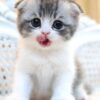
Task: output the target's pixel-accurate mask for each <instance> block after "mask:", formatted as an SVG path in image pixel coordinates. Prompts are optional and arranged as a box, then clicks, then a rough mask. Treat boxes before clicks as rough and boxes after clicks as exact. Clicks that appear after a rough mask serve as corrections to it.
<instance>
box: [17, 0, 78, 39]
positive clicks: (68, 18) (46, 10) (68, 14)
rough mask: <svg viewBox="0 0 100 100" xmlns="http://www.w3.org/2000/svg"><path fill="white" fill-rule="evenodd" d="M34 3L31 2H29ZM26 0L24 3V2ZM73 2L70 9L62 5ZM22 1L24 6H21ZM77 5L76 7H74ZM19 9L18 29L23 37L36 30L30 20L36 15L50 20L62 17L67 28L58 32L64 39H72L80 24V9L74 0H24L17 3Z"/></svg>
mask: <svg viewBox="0 0 100 100" xmlns="http://www.w3.org/2000/svg"><path fill="white" fill-rule="evenodd" d="M30 1H31V2H33V3H31V4H30V3H29V2H30ZM23 2H24V3H23ZM61 2H64V3H66V6H67V3H70V4H71V3H72V4H74V6H73V5H72V4H71V5H70V6H72V7H70V9H69V8H68V9H67V7H66V9H65V8H63V7H62V3H61ZM21 3H23V4H22V6H21ZM75 6H76V8H74V7H75ZM16 7H17V9H18V29H19V31H20V33H21V35H22V36H23V37H28V36H30V32H31V31H32V30H34V29H33V28H32V27H31V26H30V25H29V22H30V20H31V19H32V17H34V15H35V16H36V17H40V18H42V19H43V18H44V17H48V19H50V20H55V19H57V18H58V16H59V17H62V19H61V20H63V22H64V24H65V28H64V29H63V30H61V31H59V32H58V34H59V35H61V36H62V37H63V38H64V39H66V40H68V39H70V38H71V37H72V36H73V34H74V32H75V31H76V28H77V24H78V15H79V9H78V6H77V5H76V4H75V3H74V2H73V0H29V1H27V0H22V2H19V3H17V6H16Z"/></svg>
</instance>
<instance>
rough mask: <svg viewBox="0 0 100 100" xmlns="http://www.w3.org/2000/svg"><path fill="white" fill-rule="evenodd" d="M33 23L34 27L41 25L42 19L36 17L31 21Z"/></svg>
mask: <svg viewBox="0 0 100 100" xmlns="http://www.w3.org/2000/svg"><path fill="white" fill-rule="evenodd" d="M31 24H32V26H33V27H40V26H41V21H40V19H39V18H34V19H33V20H32V21H31Z"/></svg>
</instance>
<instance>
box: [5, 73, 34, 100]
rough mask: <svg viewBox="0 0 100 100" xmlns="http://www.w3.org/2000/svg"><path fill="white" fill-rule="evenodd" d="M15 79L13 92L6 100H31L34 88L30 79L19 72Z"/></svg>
mask: <svg viewBox="0 0 100 100" xmlns="http://www.w3.org/2000/svg"><path fill="white" fill-rule="evenodd" d="M14 79H15V80H14V85H13V92H12V94H10V95H9V96H7V97H6V99H5V100H29V98H30V94H31V90H32V88H33V84H32V82H31V79H30V77H29V76H28V75H27V74H24V73H19V72H17V73H16V74H15V77H14Z"/></svg>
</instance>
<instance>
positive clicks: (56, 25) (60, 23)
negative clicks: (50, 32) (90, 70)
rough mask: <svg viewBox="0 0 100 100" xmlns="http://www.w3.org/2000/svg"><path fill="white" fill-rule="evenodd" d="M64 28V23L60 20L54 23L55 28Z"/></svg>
mask: <svg viewBox="0 0 100 100" xmlns="http://www.w3.org/2000/svg"><path fill="white" fill-rule="evenodd" d="M62 27H63V22H61V21H60V20H56V21H54V23H53V28H55V29H57V30H60V29H62Z"/></svg>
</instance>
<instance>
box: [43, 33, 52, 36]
mask: <svg viewBox="0 0 100 100" xmlns="http://www.w3.org/2000/svg"><path fill="white" fill-rule="evenodd" d="M42 34H43V35H45V36H48V35H49V34H50V32H42Z"/></svg>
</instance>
